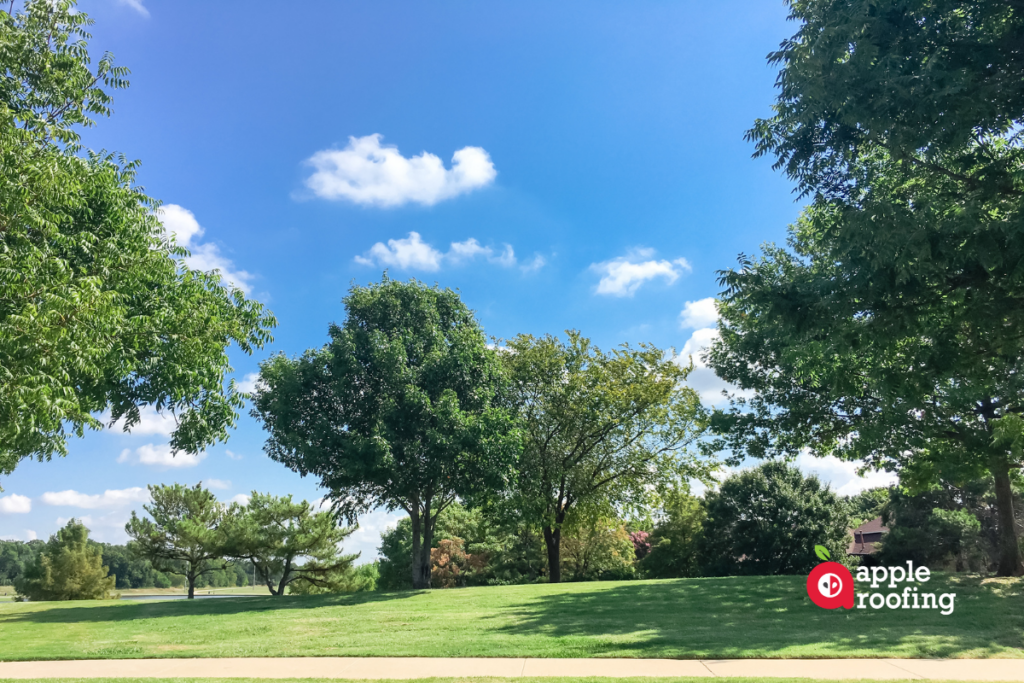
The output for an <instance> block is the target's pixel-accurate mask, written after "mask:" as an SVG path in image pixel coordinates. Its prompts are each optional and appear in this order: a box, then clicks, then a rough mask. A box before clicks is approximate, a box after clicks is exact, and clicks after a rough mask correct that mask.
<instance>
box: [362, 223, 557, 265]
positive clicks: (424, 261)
mask: <svg viewBox="0 0 1024 683" xmlns="http://www.w3.org/2000/svg"><path fill="white" fill-rule="evenodd" d="M476 259H484V260H486V261H488V262H489V263H493V264H496V265H499V266H502V267H505V268H511V267H513V266H515V265H516V263H517V259H516V253H515V251H514V250H513V249H512V245H510V244H505V245H503V246H502V249H501V251H500V252H499V251H496V250H495V249H494V248H493V247H488V246H484V245H482V244H480V243H479V242H478V241H477V240H476V239H474V238H472V237H470V238H469V239H468V240H466V241H464V242H452V243H451V245H450V246H449V247H448V251H447V252H442V251H440V250H438V249H435V248H434V247H433V246H432V245H430V244H427V243H426V242H424V241H423V237H422V236H420V234H419V233H418V232H410V233H409V236H408V237H405V238H403V239H397V240H388V243H387V244H384V243H383V242H377V243H376V244H374V245H373V246H372V247H370V250H369V251H368V252H366V254H364V255H363V256H356V258H355V261H356V263H361V264H363V265H364V266H377V267H381V266H390V267H393V268H401V269H405V270H426V271H430V272H434V271H437V270H440V269H441V266H442V265H445V264H450V265H460V264H464V263H468V262H470V261H474V260H476ZM544 263H545V261H544V257H543V256H540V255H537V256H535V257H534V259H533V260H532V261H531V262H530V263H529V264H528V265H526V266H523V272H532V271H535V270H539V269H540V268H542V267H543V266H544Z"/></svg>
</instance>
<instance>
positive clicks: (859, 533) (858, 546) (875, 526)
mask: <svg viewBox="0 0 1024 683" xmlns="http://www.w3.org/2000/svg"><path fill="white" fill-rule="evenodd" d="M887 531H889V527H887V526H885V525H884V524H882V518H881V517H875V518H874V519H869V520H868V521H866V522H864V523H863V524H861V525H860V526H859V527H856V528H854V529H850V535H851V536H853V541H854V542H853V543H851V544H850V547H849V548H848V549H847V550H846V554H847V555H871V554H872V553H874V552H875V542H877V539H875V541H869V542H867V543H858V542H857V540H858V538H859V539H860V540H861V541H863V540H864V537H865V535H867V534H878V535H879V536H881V535H882V534H884V533H886V532H887Z"/></svg>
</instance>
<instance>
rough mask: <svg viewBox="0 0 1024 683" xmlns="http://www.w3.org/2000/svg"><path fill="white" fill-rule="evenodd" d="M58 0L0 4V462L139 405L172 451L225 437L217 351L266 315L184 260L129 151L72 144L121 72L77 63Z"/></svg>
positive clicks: (85, 22) (8, 464) (81, 54)
mask: <svg viewBox="0 0 1024 683" xmlns="http://www.w3.org/2000/svg"><path fill="white" fill-rule="evenodd" d="M90 24H91V20H90V19H89V18H88V17H87V16H86V15H85V14H84V13H81V12H78V11H76V10H75V9H74V2H73V1H72V0H56V1H54V2H51V1H50V0H28V1H27V2H26V3H25V5H24V8H23V9H22V10H20V11H13V3H12V4H11V9H7V10H6V11H5V10H0V45H3V50H2V54H0V65H2V71H3V73H4V78H3V87H2V88H0V167H2V173H0V273H2V275H0V282H2V286H0V473H4V474H7V473H10V472H11V471H12V470H14V468H15V467H16V465H17V464H18V462H19V461H20V460H22V459H24V458H30V457H34V458H38V459H40V460H48V459H50V458H52V457H53V456H54V455H58V456H63V455H65V454H66V452H67V440H68V438H69V435H71V434H74V435H77V436H81V435H82V434H83V433H84V430H85V429H86V428H90V429H98V428H100V427H101V426H102V423H101V421H100V420H99V418H98V417H97V415H98V414H100V413H103V412H104V411H109V412H108V414H109V416H110V419H111V423H113V422H114V421H117V420H119V419H121V418H124V423H123V424H124V427H125V429H127V430H130V429H131V428H132V427H134V426H135V425H136V424H137V423H138V422H139V419H140V408H141V407H143V406H153V407H155V408H157V409H158V410H161V411H165V412H168V413H171V414H173V415H175V417H176V419H177V428H176V430H175V431H174V433H173V435H172V438H171V445H172V446H173V447H174V449H175V450H176V451H178V450H183V451H188V452H197V451H199V450H202V449H203V448H205V447H206V446H208V445H210V444H212V443H214V442H216V441H222V440H225V439H226V438H227V430H228V428H229V427H231V426H233V424H234V421H235V418H236V412H237V410H238V409H239V408H240V407H241V405H242V398H243V397H242V394H241V393H239V392H238V391H237V390H236V388H235V387H234V384H233V382H232V383H230V384H228V386H226V387H225V376H226V374H227V373H229V372H230V371H231V367H230V365H229V363H228V356H227V352H226V350H227V347H228V346H229V345H230V344H232V343H235V344H237V345H238V347H239V348H240V349H241V350H243V351H244V352H246V353H251V351H252V350H253V349H254V348H260V347H262V345H263V344H264V343H266V342H267V341H268V340H269V339H270V335H269V330H270V328H271V327H273V325H274V324H275V321H274V318H273V316H272V315H271V314H270V313H269V312H266V311H264V309H263V307H262V306H261V305H260V304H259V303H256V302H254V301H250V300H247V299H246V298H245V297H244V296H243V295H242V293H241V292H239V291H238V290H232V289H231V288H229V287H227V286H225V285H224V284H223V283H222V282H221V280H220V277H219V275H218V274H217V273H216V272H211V273H203V272H200V271H194V270H190V269H188V268H186V267H184V265H183V264H182V261H181V257H183V256H185V255H186V254H187V252H186V251H185V250H184V249H182V248H181V247H179V246H177V245H176V244H175V243H174V241H173V239H172V238H171V237H169V236H168V235H167V234H166V233H165V232H164V230H163V228H162V227H161V225H160V221H159V218H158V216H157V215H156V214H155V213H154V212H155V210H156V209H158V207H159V203H158V202H156V201H155V200H153V199H151V198H150V197H148V196H146V194H145V193H144V192H143V190H142V188H140V187H138V186H137V185H136V184H135V174H136V170H137V167H138V164H137V162H127V161H126V160H125V159H123V158H121V157H115V156H114V155H112V154H106V153H93V152H89V153H87V154H82V153H80V152H81V148H80V144H79V136H78V132H77V130H78V128H79V127H81V126H90V125H93V121H92V118H91V117H94V116H97V115H99V116H106V115H109V113H110V102H111V98H110V96H109V95H108V94H107V92H105V90H104V88H108V89H111V88H122V87H127V85H128V82H127V80H125V76H126V75H127V70H126V69H125V68H124V67H121V66H116V65H114V63H113V58H112V56H111V55H109V54H106V55H104V56H103V57H102V58H101V59H100V60H99V61H98V62H97V63H96V66H95V69H93V68H91V65H90V58H89V55H88V52H87V44H86V43H87V40H88V39H89V34H88V33H86V31H85V29H86V28H87V27H88V26H89V25H90Z"/></svg>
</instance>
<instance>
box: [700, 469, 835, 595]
mask: <svg viewBox="0 0 1024 683" xmlns="http://www.w3.org/2000/svg"><path fill="white" fill-rule="evenodd" d="M704 511H705V514H706V515H707V517H706V519H705V520H704V524H703V527H702V530H701V534H700V539H699V541H698V547H699V551H698V553H699V555H700V562H701V565H702V570H703V572H704V573H705V574H706V575H710V576H728V575H733V574H740V575H751V574H753V575H774V574H804V573H807V572H809V571H810V570H811V569H812V568H813V567H814V565H815V564H817V563H818V562H819V560H818V558H817V556H816V555H815V552H814V546H816V545H821V546H824V547H825V548H827V549H828V551H829V554H830V555H831V557H832V559H833V560H835V561H837V562H842V561H843V560H844V559H845V558H846V549H847V547H848V543H849V541H850V535H849V532H848V531H847V529H848V528H849V521H850V518H849V508H848V506H847V505H846V503H845V501H843V500H841V499H840V498H839V496H837V495H836V494H835V493H834V492H833V491H831V490H830V489H829V487H828V486H827V485H823V484H822V483H821V482H820V481H819V480H818V478H817V477H815V476H809V477H805V476H804V475H803V474H802V473H801V472H800V470H798V469H797V468H795V467H792V466H790V465H787V464H786V463H782V462H767V463H764V464H762V465H761V466H759V467H755V468H753V469H750V470H745V471H742V472H738V473H736V474H734V475H732V476H730V477H728V478H727V479H726V480H725V481H723V482H722V484H721V486H719V487H718V489H717V490H713V491H708V493H707V494H706V495H705V497H704Z"/></svg>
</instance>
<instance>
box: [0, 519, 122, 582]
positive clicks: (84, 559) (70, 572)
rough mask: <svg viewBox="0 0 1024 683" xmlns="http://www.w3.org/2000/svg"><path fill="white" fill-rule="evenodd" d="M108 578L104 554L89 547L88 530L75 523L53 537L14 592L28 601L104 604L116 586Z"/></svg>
mask: <svg viewBox="0 0 1024 683" xmlns="http://www.w3.org/2000/svg"><path fill="white" fill-rule="evenodd" d="M108 574H109V570H108V569H107V567H105V566H103V555H102V551H101V550H100V548H99V547H97V546H96V545H90V544H89V530H88V529H86V528H85V525H83V524H82V523H81V522H79V521H78V520H77V519H72V520H70V521H69V522H68V523H67V525H66V526H65V527H64V528H63V529H60V530H58V531H57V533H56V534H54V535H53V536H51V537H50V540H49V541H48V542H47V544H46V547H45V548H43V551H42V552H41V553H40V554H39V556H38V557H37V558H36V561H35V562H34V563H33V564H32V565H31V566H30V567H27V568H26V569H25V575H24V577H23V578H21V579H20V580H19V581H18V582H17V583H16V584H15V588H16V589H17V591H18V594H19V595H21V596H24V597H26V598H28V599H29V600H104V599H107V598H109V597H110V591H111V590H113V589H114V583H115V578H114V577H113V576H108Z"/></svg>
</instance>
